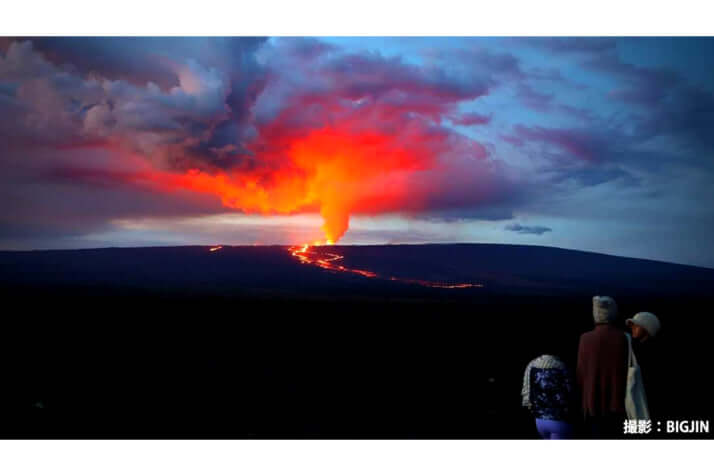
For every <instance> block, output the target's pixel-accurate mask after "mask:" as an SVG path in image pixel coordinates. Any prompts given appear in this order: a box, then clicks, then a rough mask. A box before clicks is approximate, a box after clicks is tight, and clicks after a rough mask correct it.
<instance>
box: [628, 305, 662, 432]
mask: <svg viewBox="0 0 714 476" xmlns="http://www.w3.org/2000/svg"><path fill="white" fill-rule="evenodd" d="M625 324H626V325H627V327H629V328H630V331H631V332H632V351H633V352H634V353H635V356H636V357H637V363H638V364H639V366H640V373H641V375H642V381H643V383H644V386H645V392H646V394H647V407H648V409H649V412H650V416H651V418H652V420H656V419H658V418H660V419H661V418H662V417H663V415H662V403H661V402H662V397H663V395H666V394H667V389H666V385H667V384H668V382H667V381H666V378H665V377H664V374H665V373H666V370H667V365H668V364H667V363H665V362H664V361H663V360H662V355H661V352H662V349H661V348H660V345H659V342H658V341H659V339H655V336H657V334H658V333H659V330H660V327H661V325H660V322H659V319H658V318H657V316H655V315H654V314H652V313H651V312H638V313H637V314H635V315H634V316H633V317H632V319H627V320H626V321H625Z"/></svg>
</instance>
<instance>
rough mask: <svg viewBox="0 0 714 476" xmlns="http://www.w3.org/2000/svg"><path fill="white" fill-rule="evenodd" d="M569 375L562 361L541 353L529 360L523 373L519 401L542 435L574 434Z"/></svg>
mask: <svg viewBox="0 0 714 476" xmlns="http://www.w3.org/2000/svg"><path fill="white" fill-rule="evenodd" d="M574 387H575V385H574V382H573V376H572V373H571V372H570V370H569V369H568V367H567V366H566V365H565V363H564V362H563V361H562V360H560V359H559V358H558V357H556V356H554V355H549V354H545V355H541V356H540V357H537V358H535V359H533V360H531V361H530V363H529V364H528V366H527V367H526V371H525V374H524V375H523V388H522V390H521V397H522V404H523V406H524V407H526V408H528V410H530V412H531V414H532V415H533V417H534V418H535V423H536V428H537V429H538V433H539V434H540V435H541V437H542V438H543V439H546V440H560V439H568V438H572V437H573V436H574V433H575V431H574V426H573V424H572V423H571V421H572V419H573V407H574V405H573V402H574V398H573V395H574V393H573V392H574V390H575V389H574Z"/></svg>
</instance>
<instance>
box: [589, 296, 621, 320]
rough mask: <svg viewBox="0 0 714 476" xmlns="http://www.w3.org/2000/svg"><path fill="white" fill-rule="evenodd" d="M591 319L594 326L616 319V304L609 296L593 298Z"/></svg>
mask: <svg viewBox="0 0 714 476" xmlns="http://www.w3.org/2000/svg"><path fill="white" fill-rule="evenodd" d="M593 319H594V320H595V324H607V323H608V322H614V321H615V319H617V304H616V303H615V300H614V299H613V298H611V297H610V296H593Z"/></svg>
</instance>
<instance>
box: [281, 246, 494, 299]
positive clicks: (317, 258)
mask: <svg viewBox="0 0 714 476" xmlns="http://www.w3.org/2000/svg"><path fill="white" fill-rule="evenodd" d="M315 248H316V247H315V246H313V247H311V246H310V245H302V246H291V247H290V248H288V251H289V252H290V254H291V255H292V256H294V257H295V258H297V259H298V260H299V261H300V263H302V264H311V265H314V266H318V267H320V268H323V269H327V270H329V271H335V272H343V273H353V274H359V275H361V276H364V277H366V278H380V279H388V280H390V281H399V282H402V283H407V284H417V285H419V286H425V287H429V288H441V289H466V288H482V287H483V284H476V283H452V284H450V283H442V282H436V281H427V280H424V279H407V278H398V277H396V276H390V277H385V276H380V275H379V274H377V273H375V272H372V271H367V270H364V269H356V268H348V267H346V266H343V265H339V264H336V262H337V261H340V260H342V259H344V256H342V255H338V254H335V253H329V252H327V251H323V250H321V249H319V248H320V247H319V246H317V248H318V249H315Z"/></svg>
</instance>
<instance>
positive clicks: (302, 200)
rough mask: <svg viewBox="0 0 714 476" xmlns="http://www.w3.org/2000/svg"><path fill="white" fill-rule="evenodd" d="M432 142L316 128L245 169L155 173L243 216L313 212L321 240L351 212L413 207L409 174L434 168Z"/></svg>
mask: <svg viewBox="0 0 714 476" xmlns="http://www.w3.org/2000/svg"><path fill="white" fill-rule="evenodd" d="M432 139H433V138H432V137H431V136H429V134H426V133H424V132H423V131H414V132H411V133H405V134H402V135H401V136H399V137H395V136H391V135H387V134H385V133H382V132H378V131H359V132H354V131H349V130H344V129H343V128H322V129H317V130H313V131H311V132H309V133H307V134H306V135H302V136H299V137H291V138H290V139H283V140H282V141H278V140H276V141H274V142H277V143H280V144H281V145H282V147H281V148H280V150H278V151H268V152H264V153H262V154H261V155H260V161H257V160H256V165H255V166H252V167H247V166H246V167H240V168H236V169H229V170H220V171H218V170H198V169H191V170H189V171H187V172H186V173H184V174H182V175H179V174H176V173H161V174H155V175H154V176H153V177H152V178H153V179H154V180H155V181H157V182H159V183H162V184H165V185H166V186H168V187H171V188H186V189H189V190H193V191H198V192H202V193H209V194H215V195H218V196H219V197H220V198H221V201H222V203H223V205H224V206H226V207H230V208H235V209H239V210H241V211H243V212H245V213H260V214H264V215H269V214H292V213H299V212H313V211H314V212H319V213H320V215H321V216H322V218H323V220H324V224H323V226H322V231H323V232H324V238H325V243H327V244H334V243H337V241H338V240H339V239H340V238H341V237H342V236H343V235H344V234H345V232H346V231H347V229H348V228H349V220H350V215H351V214H353V213H366V214H378V213H388V212H397V211H401V210H404V209H413V208H414V207H418V206H419V203H420V201H421V200H422V199H421V198H420V196H423V193H421V194H420V193H419V189H418V188H417V187H415V186H414V183H415V182H418V180H415V174H417V173H419V172H424V171H427V170H432V169H433V168H434V167H435V166H436V160H435V157H436V155H437V154H436V152H435V150H433V147H434V144H433V143H432Z"/></svg>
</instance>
